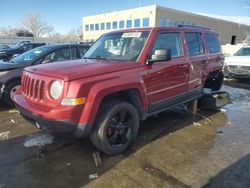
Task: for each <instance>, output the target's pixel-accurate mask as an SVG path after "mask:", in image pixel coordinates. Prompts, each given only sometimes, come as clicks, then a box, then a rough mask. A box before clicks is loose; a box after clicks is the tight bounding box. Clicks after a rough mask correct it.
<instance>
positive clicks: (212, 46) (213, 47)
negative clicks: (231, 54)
mask: <svg viewBox="0 0 250 188" xmlns="http://www.w3.org/2000/svg"><path fill="white" fill-rule="evenodd" d="M205 37H206V40H207V43H208V51H209V53H216V52H220V43H219V41H218V38H217V36H216V35H215V34H213V33H206V34H205Z"/></svg>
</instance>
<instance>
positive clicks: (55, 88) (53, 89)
mask: <svg viewBox="0 0 250 188" xmlns="http://www.w3.org/2000/svg"><path fill="white" fill-rule="evenodd" d="M62 91H63V86H62V84H61V83H60V82H59V81H58V80H54V81H53V82H52V84H51V85H50V90H49V92H50V96H51V97H52V98H53V99H55V100H56V99H58V98H59V97H60V96H61V95H62Z"/></svg>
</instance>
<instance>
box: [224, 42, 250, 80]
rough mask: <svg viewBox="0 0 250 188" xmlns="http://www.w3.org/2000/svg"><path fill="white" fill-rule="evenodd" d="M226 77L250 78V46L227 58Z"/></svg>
mask: <svg viewBox="0 0 250 188" xmlns="http://www.w3.org/2000/svg"><path fill="white" fill-rule="evenodd" d="M224 75H225V76H226V77H233V78H250V46H244V47H242V48H241V49H239V50H238V51H237V52H236V53H235V54H234V55H233V56H230V57H226V60H225V67H224Z"/></svg>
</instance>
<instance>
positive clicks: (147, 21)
mask: <svg viewBox="0 0 250 188" xmlns="http://www.w3.org/2000/svg"><path fill="white" fill-rule="evenodd" d="M142 25H143V27H149V18H143V23H142Z"/></svg>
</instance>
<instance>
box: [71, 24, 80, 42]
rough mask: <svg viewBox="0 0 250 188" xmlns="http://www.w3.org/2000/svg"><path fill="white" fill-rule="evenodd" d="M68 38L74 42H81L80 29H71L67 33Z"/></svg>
mask: <svg viewBox="0 0 250 188" xmlns="http://www.w3.org/2000/svg"><path fill="white" fill-rule="evenodd" d="M68 37H71V38H73V39H75V40H80V41H81V40H82V27H81V26H79V27H76V28H71V30H70V31H69V33H68Z"/></svg>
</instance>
